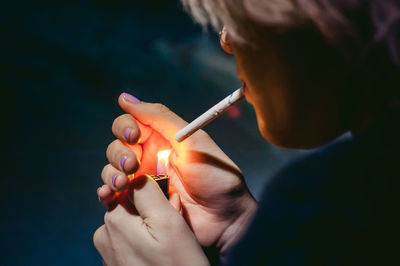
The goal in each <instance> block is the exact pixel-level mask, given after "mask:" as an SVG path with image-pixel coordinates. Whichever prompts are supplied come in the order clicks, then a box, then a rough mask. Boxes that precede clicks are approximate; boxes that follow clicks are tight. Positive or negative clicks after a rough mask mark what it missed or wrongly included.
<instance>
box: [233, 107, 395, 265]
mask: <svg viewBox="0 0 400 266" xmlns="http://www.w3.org/2000/svg"><path fill="white" fill-rule="evenodd" d="M399 127H400V120H399V117H398V116H397V115H394V116H393V117H390V118H387V119H386V121H385V122H381V123H379V124H377V125H376V126H374V127H373V128H370V129H369V130H366V131H365V132H363V133H362V134H360V135H356V136H353V137H352V138H351V139H349V140H346V141H343V142H339V143H335V144H333V145H331V146H328V147H327V148H325V149H323V150H320V151H319V152H316V153H314V154H312V155H310V156H308V157H306V158H304V159H301V160H299V161H297V162H294V163H292V164H291V165H289V167H287V168H285V169H284V170H283V171H282V172H281V173H280V174H278V175H277V176H276V178H274V180H273V181H272V182H271V183H270V184H269V185H268V186H267V187H266V189H265V191H264V194H263V197H262V199H261V201H260V203H259V210H258V212H257V214H256V216H255V218H254V220H253V222H252V223H251V225H250V227H249V229H248V231H247V233H246V234H245V235H244V236H243V238H242V239H241V240H240V241H239V243H238V244H237V245H236V247H235V248H234V249H233V250H232V252H231V256H230V258H229V260H228V263H227V264H228V265H400V238H399V226H400V222H399V212H400V208H399V203H400V200H399V199H400V187H399V183H400V182H399V180H400V170H399V167H400V156H399V154H400V145H399V138H400V130H399Z"/></svg>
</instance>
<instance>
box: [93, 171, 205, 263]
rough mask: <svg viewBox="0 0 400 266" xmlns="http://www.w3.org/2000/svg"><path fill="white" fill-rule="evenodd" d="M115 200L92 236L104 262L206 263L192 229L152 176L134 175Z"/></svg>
mask: <svg viewBox="0 0 400 266" xmlns="http://www.w3.org/2000/svg"><path fill="white" fill-rule="evenodd" d="M127 194H128V196H129V198H130V199H131V200H127ZM149 199H151V200H149ZM174 199H175V201H176V199H177V197H175V198H174V197H172V198H171V201H174ZM118 203H119V204H117V205H116V207H115V208H113V209H110V210H109V211H108V212H107V213H106V215H105V217H104V223H105V224H104V225H103V226H101V227H100V228H99V229H98V230H97V231H96V233H95V234H94V236H93V242H94V244H95V247H96V249H97V250H98V251H99V253H100V255H101V256H102V258H103V262H104V265H119V266H122V265H188V263H189V262H190V263H189V264H190V265H195V266H203V265H204V266H205V265H209V263H208V261H207V258H206V256H205V255H204V253H203V251H202V250H201V247H200V245H199V243H198V242H197V240H196V238H195V236H194V235H193V232H192V231H190V228H189V227H188V225H187V224H186V223H185V220H184V219H183V217H182V216H181V215H180V214H179V212H177V211H176V210H175V209H174V207H173V206H172V205H171V204H169V203H168V200H167V199H166V198H165V196H164V194H162V193H161V191H160V189H159V188H158V187H157V183H155V181H154V180H153V179H151V178H148V177H147V176H140V177H137V178H135V179H134V180H133V181H132V183H131V185H130V189H129V191H126V192H124V193H123V194H122V195H120V196H119V197H118Z"/></svg>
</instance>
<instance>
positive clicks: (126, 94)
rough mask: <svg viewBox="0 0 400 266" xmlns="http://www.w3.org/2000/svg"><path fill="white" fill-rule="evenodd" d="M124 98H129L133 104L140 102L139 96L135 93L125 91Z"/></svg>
mask: <svg viewBox="0 0 400 266" xmlns="http://www.w3.org/2000/svg"><path fill="white" fill-rule="evenodd" d="M123 96H124V99H125V100H127V101H128V102H131V103H133V104H138V103H140V100H139V99H138V98H136V97H135V96H133V95H130V94H129V93H126V92H124V93H123Z"/></svg>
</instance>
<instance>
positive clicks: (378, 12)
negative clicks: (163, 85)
mask: <svg viewBox="0 0 400 266" xmlns="http://www.w3.org/2000/svg"><path fill="white" fill-rule="evenodd" d="M181 1H182V4H183V7H184V8H185V9H186V10H187V11H188V12H189V13H190V14H191V15H192V16H193V18H194V19H195V20H196V21H197V22H198V23H200V24H201V25H203V27H204V28H206V27H207V26H208V25H211V26H212V27H213V28H214V29H215V30H216V31H219V30H220V29H221V27H222V25H225V27H226V28H227V30H228V32H229V35H230V37H232V38H233V39H235V40H236V41H239V42H247V41H252V40H253V39H256V38H255V37H256V36H257V35H260V34H262V30H265V29H266V28H269V29H272V30H278V31H279V32H281V31H285V30H287V29H293V28H314V29H316V30H318V31H319V32H320V33H321V34H322V35H323V36H324V37H325V38H326V39H328V40H329V41H330V42H332V43H334V44H335V45H337V46H340V47H341V48H345V49H347V48H349V47H351V50H353V51H360V50H363V51H364V49H370V48H371V47H372V46H374V45H376V44H378V45H384V46H385V48H386V49H387V50H389V52H390V54H391V57H392V59H393V61H394V62H395V63H396V64H397V65H398V66H400V52H399V50H400V49H399V38H398V36H399V28H400V27H399V24H400V1H399V0H384V1H383V0H181ZM364 55H365V54H364Z"/></svg>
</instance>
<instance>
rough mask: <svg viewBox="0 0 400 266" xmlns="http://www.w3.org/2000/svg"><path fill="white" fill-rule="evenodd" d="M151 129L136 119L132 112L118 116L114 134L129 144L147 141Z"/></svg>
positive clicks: (114, 125)
mask: <svg viewBox="0 0 400 266" xmlns="http://www.w3.org/2000/svg"><path fill="white" fill-rule="evenodd" d="M151 131H152V130H151V128H149V127H148V126H145V125H143V124H142V123H140V122H138V121H136V119H135V118H133V117H132V115H130V114H123V115H121V116H119V117H117V118H116V119H115V120H114V123H113V125H112V132H113V134H114V136H115V137H117V138H118V139H120V140H121V141H123V142H126V143H128V144H135V143H138V142H140V143H143V142H145V141H146V140H147V139H148V137H149V136H150V134H151Z"/></svg>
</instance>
